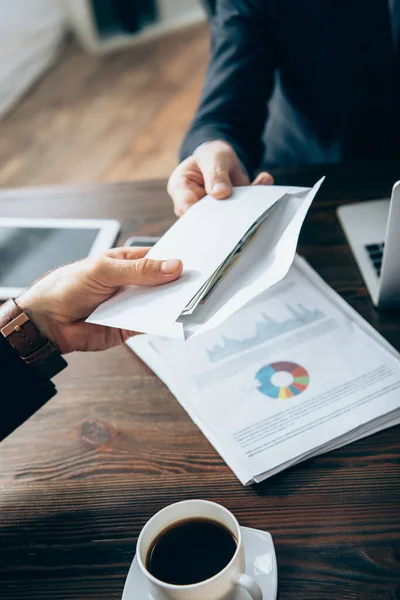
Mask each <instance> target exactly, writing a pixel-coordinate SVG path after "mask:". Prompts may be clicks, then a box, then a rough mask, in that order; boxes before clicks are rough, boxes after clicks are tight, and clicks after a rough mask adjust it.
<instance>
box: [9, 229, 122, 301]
mask: <svg viewBox="0 0 400 600" xmlns="http://www.w3.org/2000/svg"><path fill="white" fill-rule="evenodd" d="M119 228H120V226H119V223H118V221H114V220H104V219H96V220H94V219H21V218H0V299H2V300H6V299H7V298H14V297H16V296H18V294H20V293H21V292H23V290H24V289H26V288H27V287H28V286H29V285H30V284H31V283H32V282H33V281H35V279H37V278H38V277H40V276H42V275H44V274H45V273H47V271H50V270H51V269H55V268H56V267H59V266H61V265H64V264H66V263H70V262H74V261H76V260H79V259H81V258H85V257H86V256H93V255H96V254H101V253H102V252H104V251H105V250H108V249H109V248H111V247H112V246H113V244H114V242H115V240H116V238H117V235H118V232H119Z"/></svg>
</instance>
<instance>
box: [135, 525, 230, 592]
mask: <svg viewBox="0 0 400 600" xmlns="http://www.w3.org/2000/svg"><path fill="white" fill-rule="evenodd" d="M236 546H237V542H236V539H235V538H234V537H233V535H232V534H231V532H230V531H229V530H228V529H226V528H225V527H224V526H223V525H220V524H219V523H216V522H215V521H209V520H206V519H188V520H186V521H181V522H180V523H176V524H174V525H172V526H171V527H169V528H168V529H165V530H164V531H163V532H162V533H161V534H160V535H159V536H158V537H157V538H156V539H155V540H154V542H153V543H152V545H151V547H150V550H149V552H148V555H147V560H146V568H147V570H148V571H149V572H150V573H151V574H152V575H154V577H157V579H160V580H161V581H164V582H165V583H173V584H175V585H190V584H191V583H198V582H199V581H205V580H206V579H209V578H210V577H212V576H213V575H216V574H217V573H219V572H220V571H222V569H223V568H224V567H226V565H227V564H228V563H229V561H230V560H231V558H232V556H233V555H234V554H235V551H236Z"/></svg>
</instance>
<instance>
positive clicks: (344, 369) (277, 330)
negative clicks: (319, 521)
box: [128, 257, 400, 485]
mask: <svg viewBox="0 0 400 600" xmlns="http://www.w3.org/2000/svg"><path fill="white" fill-rule="evenodd" d="M128 343H129V346H130V347H131V348H132V349H133V350H134V352H136V353H137V354H138V355H139V356H140V357H141V358H142V359H143V360H144V361H145V362H146V363H147V364H148V365H149V366H150V367H151V368H152V369H153V371H154V372H155V373H156V374H157V375H158V376H159V377H160V378H161V379H162V380H163V381H164V382H165V384H166V385H167V386H168V387H169V388H170V390H171V391H172V393H173V394H174V395H175V397H176V398H177V400H178V401H179V402H180V403H181V405H182V406H183V408H184V409H185V410H186V411H187V412H188V414H189V415H190V417H191V418H192V419H193V421H194V422H195V423H196V424H197V425H198V427H199V428H200V429H201V430H202V432H203V433H204V435H205V436H206V437H207V438H208V439H209V441H210V442H211V443H212V444H213V445H214V447H215V448H216V450H217V451H218V452H219V453H220V454H221V456H222V457H223V458H224V460H225V461H226V463H227V464H228V465H229V467H230V468H231V469H232V470H233V471H234V473H235V474H236V476H237V477H238V478H239V480H240V481H241V482H242V483H243V484H245V485H246V484H250V483H254V482H259V481H262V480H263V479H265V478H267V477H269V476H271V475H273V474H275V473H277V472H279V471H281V470H283V469H285V468H287V467H289V466H291V465H293V464H295V463H297V462H299V461H301V460H304V459H306V458H308V457H310V456H314V455H317V454H321V453H323V452H326V451H328V450H331V449H334V448H337V447H340V446H342V445H344V444H347V443H349V442H351V441H354V440H357V439H359V438H361V437H364V436H366V435H370V434H371V433H374V432H375V431H379V430H381V429H383V428H385V427H389V426H391V425H394V424H397V423H399V422H400V360H399V354H398V353H397V352H396V351H395V350H394V349H393V348H392V347H391V346H390V345H389V344H388V342H386V341H385V340H384V339H383V338H382V337H381V336H380V335H379V334H378V333H377V332H376V331H375V330H374V329H373V328H372V327H371V326H370V325H369V324H368V323H366V321H365V320H364V319H362V317H361V316H360V315H358V314H357V313H356V312H355V311H354V310H353V309H352V308H351V307H349V306H348V305H347V304H346V303H345V302H344V301H343V300H342V299H341V298H340V297H339V296H338V295H337V294H336V293H335V292H334V291H333V290H332V289H331V288H330V287H329V286H328V285H327V284H325V283H324V282H323V281H322V280H321V279H320V278H319V276H318V275H317V274H316V273H315V272H314V271H313V270H312V269H311V267H309V265H308V264H307V263H306V262H305V261H304V260H303V259H301V258H299V257H296V259H295V261H294V263H293V266H292V268H291V269H290V271H289V273H288V275H287V276H286V277H285V279H283V280H282V281H281V282H279V283H277V284H276V285H275V286H274V287H272V288H270V289H268V290H267V291H266V292H264V293H262V294H261V295H259V296H257V297H256V298H255V299H253V300H252V301H251V302H250V303H248V304H247V305H246V306H244V307H242V308H241V309H240V310H239V311H237V312H235V313H234V314H233V315H232V316H230V317H229V318H228V319H227V320H225V321H224V322H223V323H222V324H221V325H219V326H218V327H216V328H214V329H212V330H211V331H207V332H206V333H204V334H203V335H200V336H198V337H195V338H193V339H190V340H189V341H187V342H181V341H178V340H173V339H168V338H165V337H159V336H153V335H144V336H137V337H135V338H132V339H131V340H130V341H129V342H128Z"/></svg>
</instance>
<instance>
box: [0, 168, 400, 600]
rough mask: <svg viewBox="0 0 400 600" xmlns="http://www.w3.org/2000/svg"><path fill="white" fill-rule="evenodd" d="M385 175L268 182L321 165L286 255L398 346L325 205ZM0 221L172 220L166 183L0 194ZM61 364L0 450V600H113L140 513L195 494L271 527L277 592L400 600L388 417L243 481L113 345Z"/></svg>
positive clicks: (399, 461)
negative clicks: (54, 388)
mask: <svg viewBox="0 0 400 600" xmlns="http://www.w3.org/2000/svg"><path fill="white" fill-rule="evenodd" d="M399 170H400V169H398V168H397V167H396V165H394V166H390V165H388V166H386V167H385V168H380V169H377V168H376V167H374V168H372V167H367V168H365V167H361V166H359V167H357V166H354V167H351V168H349V169H344V168H342V169H334V168H329V169H320V170H316V169H311V170H294V171H285V170H283V171H277V172H276V173H275V175H276V177H277V181H278V182H279V183H288V184H294V183H297V184H310V183H313V182H314V181H315V180H316V178H317V177H318V176H319V175H320V174H321V173H322V172H324V171H325V172H328V179H327V183H326V185H325V187H324V189H323V190H322V192H321V194H320V195H319V196H318V198H317V200H316V202H315V204H314V206H313V207H312V209H311V211H310V213H309V215H308V217H307V219H306V223H305V225H304V228H303V232H302V235H301V244H300V253H301V254H303V255H304V256H305V257H306V258H307V260H309V262H310V263H311V265H312V266H313V267H314V268H316V270H317V271H318V272H319V273H320V274H321V275H322V276H323V277H324V279H325V280H326V281H328V283H330V284H331V285H332V286H333V287H334V288H335V289H336V290H338V291H339V293H340V294H341V295H342V296H343V297H344V298H345V299H346V300H347V301H349V302H350V303H351V304H352V305H353V306H354V307H355V308H356V309H357V310H358V311H359V312H360V313H361V314H362V315H363V316H364V317H366V318H367V320H369V321H370V322H371V323H372V324H373V325H374V326H375V327H377V328H378V329H379V330H380V331H381V332H382V333H383V335H384V336H385V337H386V338H387V339H388V340H389V341H390V342H391V343H392V344H393V345H394V346H395V347H396V348H398V349H400V319H399V317H400V313H399V312H398V311H393V312H391V313H380V312H378V311H376V310H375V309H374V308H373V307H372V305H371V302H370V300H369V297H368V294H367V292H366V289H365V287H364V284H363V282H362V280H361V277H360V274H359V272H358V270H357V268H356V266H355V262H354V259H353V257H352V255H351V253H350V250H349V248H348V246H347V244H346V242H345V239H344V236H343V233H342V231H341V228H340V226H339V224H338V221H337V218H336V214H335V209H336V207H337V206H338V205H339V204H340V203H342V202H349V201H353V200H359V199H362V198H371V197H376V196H383V195H388V194H389V193H390V187H391V185H392V184H393V182H394V181H395V179H396V178H399ZM5 215H7V216H11V215H12V216H18V215H24V216H52V217H66V216H69V217H75V216H82V217H113V218H117V219H119V220H120V221H121V223H122V235H121V238H120V241H123V239H124V238H126V237H127V236H128V235H131V234H135V233H138V234H146V235H157V234H161V233H163V232H164V231H165V230H166V229H167V228H168V227H169V226H170V225H171V224H172V222H173V221H174V218H173V214H172V210H171V205H170V201H169V199H168V197H167V195H166V192H165V182H164V181H156V182H148V183H135V184H133V183H122V184H103V185H99V184H93V185H85V186H81V185H80V186H69V187H62V188H56V187H49V188H40V189H20V190H18V189H17V190H4V191H2V192H0V216H5ZM69 363H70V364H69V368H68V370H67V371H66V372H64V373H62V374H60V376H58V377H57V385H58V389H59V393H58V395H57V396H56V397H55V398H54V399H53V400H51V401H50V402H49V403H48V404H47V405H46V406H45V407H43V409H42V410H40V411H39V412H38V413H37V414H36V415H34V416H33V417H32V418H31V419H30V420H29V421H28V422H26V423H25V424H24V425H23V426H22V427H21V428H20V429H19V430H17V431H16V432H15V433H14V434H12V435H11V436H10V437H9V438H7V439H6V440H5V441H4V442H3V443H2V444H1V445H0V597H1V599H2V600H22V599H23V600H39V599H40V600H50V599H51V600H61V599H67V600H86V599H91V600H117V599H119V598H121V594H122V589H123V585H124V581H125V577H126V574H127V572H128V568H129V565H130V562H131V560H132V558H133V556H134V552H135V544H136V540H137V536H138V534H139V531H140V529H141V528H142V527H143V525H144V524H145V522H146V520H147V519H148V518H149V517H150V516H151V515H152V514H154V513H155V512H156V511H157V510H159V509H160V508H162V507H163V506H166V505H167V504H169V503H171V502H175V501H178V500H182V499H185V498H199V497H200V498H206V499H210V500H214V501H217V502H221V503H222V504H223V505H224V506H226V507H227V508H229V509H230V510H232V511H233V512H234V513H235V515H236V516H237V517H238V519H239V521H240V523H241V524H242V525H247V526H250V527H258V528H261V529H265V530H268V531H270V532H271V533H272V535H273V537H274V540H275V544H276V551H277V557H278V565H279V586H280V592H279V594H280V598H281V599H282V600H289V599H291V600H299V599H304V600H317V599H318V600H327V599H332V600H333V599H335V600H338V599H340V600H395V599H397V600H398V599H399V598H400V439H399V438H400V428H399V427H395V428H392V429H389V430H387V431H384V432H382V433H380V434H377V435H374V436H371V437H369V438H367V439H365V440H361V441H359V442H357V443H355V444H351V445H349V446H348V447H345V448H342V449H341V450H338V451H335V452H331V453H329V454H326V455H324V456H321V457H318V458H316V459H313V460H309V461H307V462H305V463H303V464H301V465H298V466H296V467H294V468H291V469H289V470H288V471H285V472H283V473H281V474H279V475H278V476H275V477H273V478H271V479H269V480H267V481H266V482H264V483H262V484H260V485H256V486H252V487H249V488H244V487H242V486H241V484H240V483H239V482H238V481H237V480H236V478H235V476H234V475H233V474H232V472H231V471H230V470H229V469H228V467H227V466H226V465H225V464H224V462H223V461H222V459H221V458H220V457H219V455H218V454H217V453H216V452H215V450H214V449H213V448H212V446H211V445H210V444H209V443H208V441H207V440H206V439H205V438H204V437H203V435H202V434H201V433H200V432H199V430H198V429H197V427H196V426H195V425H194V424H193V423H192V422H191V420H190V419H189V418H188V416H187V415H186V413H185V412H184V411H183V409H182V408H181V407H180V406H179V404H178V402H177V401H176V400H175V399H174V398H173V396H172V395H171V394H170V393H169V391H168V390H167V389H166V388H165V386H164V385H163V384H162V383H161V382H160V381H159V380H158V379H157V377H155V376H154V375H153V374H152V372H151V371H150V370H149V369H148V368H147V367H146V366H145V365H144V364H143V363H142V362H141V361H140V360H138V359H137V358H136V357H135V356H134V355H133V354H132V353H131V352H130V351H129V350H128V349H127V348H118V349H115V350H112V351H109V352H107V353H103V354H96V355H95V354H92V355H90V354H87V355H84V354H80V355H74V356H71V357H70V358H69ZM0 394H1V391H0ZM1 401H9V402H12V398H7V399H4V398H3V397H1ZM132 600H136V599H135V598H134V597H133V598H132ZM138 600H140V599H138ZM210 600H212V599H210Z"/></svg>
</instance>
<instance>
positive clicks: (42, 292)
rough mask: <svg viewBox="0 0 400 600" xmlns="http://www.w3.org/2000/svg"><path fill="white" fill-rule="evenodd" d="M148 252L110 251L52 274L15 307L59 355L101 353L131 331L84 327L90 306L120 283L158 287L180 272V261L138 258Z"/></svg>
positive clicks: (34, 286) (146, 249) (96, 304)
mask: <svg viewBox="0 0 400 600" xmlns="http://www.w3.org/2000/svg"><path fill="white" fill-rule="evenodd" d="M148 250H149V249H148V248H114V249H113V250H109V251H108V252H106V254H104V255H103V256H101V257H98V258H86V259H84V260H81V261H79V262H76V263H73V264H71V265H66V266H64V267H60V268H59V269H56V270H55V271H52V272H51V273H49V274H48V275H46V276H45V277H43V279H40V280H38V281H37V282H36V283H34V284H33V286H32V287H31V288H29V289H28V290H27V291H26V292H24V293H23V294H22V295H21V296H20V297H19V298H18V299H17V304H18V306H19V307H20V309H21V310H23V311H24V312H26V313H27V315H28V316H29V317H30V318H31V319H32V321H33V323H34V324H35V325H36V327H38V328H39V329H40V330H41V332H42V333H43V335H45V336H46V337H47V338H49V339H50V340H51V341H52V342H54V343H55V344H56V345H57V346H58V348H59V350H60V352H61V353H62V354H67V353H68V352H73V351H74V350H80V351H94V350H106V349H107V348H112V347H113V346H117V345H118V344H121V343H122V342H125V341H126V340H127V339H128V338H129V337H130V336H132V335H134V334H135V332H132V331H125V330H121V329H112V328H110V327H103V326H100V325H93V324H91V323H85V319H86V317H88V316H89V315H90V314H91V313H92V312H93V310H94V309H95V308H97V307H98V306H99V304H101V303H102V302H104V300H107V299H108V298H110V296H112V295H113V294H114V293H115V292H116V291H117V290H118V289H119V288H120V287H122V286H124V285H146V286H150V285H159V284H162V283H168V282H170V281H174V280H175V279H177V278H178V277H179V275H180V274H181V273H182V263H181V261H180V260H167V261H156V260H150V259H148V258H144V257H145V254H146V253H147V251H148Z"/></svg>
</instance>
